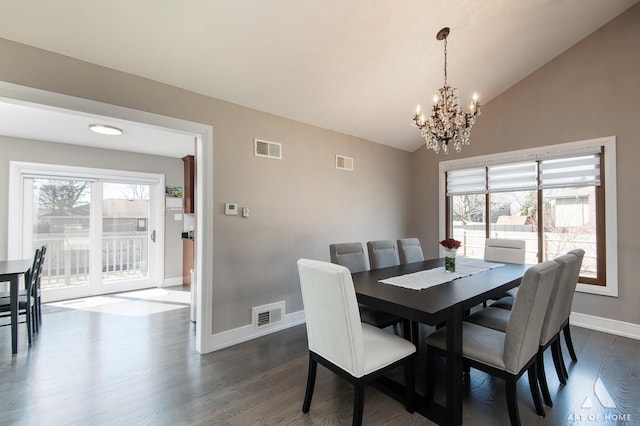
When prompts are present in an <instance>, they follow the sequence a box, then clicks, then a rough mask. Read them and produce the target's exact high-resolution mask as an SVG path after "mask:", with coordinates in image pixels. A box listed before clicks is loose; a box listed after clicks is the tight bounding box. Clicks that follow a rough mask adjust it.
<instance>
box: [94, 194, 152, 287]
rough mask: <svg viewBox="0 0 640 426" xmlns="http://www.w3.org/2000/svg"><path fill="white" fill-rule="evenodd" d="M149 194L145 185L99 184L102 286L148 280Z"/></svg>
mask: <svg viewBox="0 0 640 426" xmlns="http://www.w3.org/2000/svg"><path fill="white" fill-rule="evenodd" d="M149 193H150V190H149V185H136V184H122V183H104V184H103V190H102V195H103V199H102V282H103V284H106V285H108V284H110V283H115V282H121V281H123V280H140V279H147V278H148V277H149V236H150V235H149V222H150V217H149Z"/></svg>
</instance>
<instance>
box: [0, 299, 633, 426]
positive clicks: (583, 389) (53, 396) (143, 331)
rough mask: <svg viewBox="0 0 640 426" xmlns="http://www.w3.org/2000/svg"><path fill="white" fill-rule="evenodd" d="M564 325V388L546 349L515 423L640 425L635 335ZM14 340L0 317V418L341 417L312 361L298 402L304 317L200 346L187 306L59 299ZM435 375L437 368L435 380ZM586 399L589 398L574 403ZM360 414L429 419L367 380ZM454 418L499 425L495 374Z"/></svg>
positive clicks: (327, 420) (474, 388) (232, 420)
mask: <svg viewBox="0 0 640 426" xmlns="http://www.w3.org/2000/svg"><path fill="white" fill-rule="evenodd" d="M21 331H24V326H21ZM427 331H428V330H426V329H423V330H422V332H423V335H424V333H425V332H427ZM573 335H574V343H575V346H576V351H577V352H578V357H579V361H578V363H577V364H572V365H570V367H569V374H570V376H571V377H570V379H569V382H568V384H567V386H566V387H562V386H560V385H559V383H558V380H557V378H556V377H555V372H554V370H553V364H552V362H551V359H550V357H549V358H548V359H547V360H546V361H547V362H546V366H547V372H548V377H549V387H550V389H551V394H552V397H553V400H554V402H555V406H554V407H553V408H551V409H549V408H547V416H546V418H540V417H538V416H536V415H535V413H534V410H533V403H532V402H531V397H530V395H529V390H528V382H527V377H526V375H525V377H523V378H522V379H521V380H520V383H519V387H518V392H519V402H520V403H519V406H520V414H521V418H522V422H523V424H524V425H565V424H591V425H595V424H603V423H604V424H606V423H609V424H615V422H614V421H613V420H614V419H616V418H617V419H620V417H621V416H625V417H624V418H630V419H631V421H629V422H626V424H640V379H639V378H638V374H639V373H640V341H636V340H632V339H626V338H622V337H617V336H612V335H608V334H604V333H600V332H595V331H590V330H586V329H581V328H577V327H574V328H573ZM20 344H21V347H20V351H19V354H18V355H16V356H11V353H10V330H9V327H1V328H0V424H20V425H36V424H37V425H62V424H64V425H103V424H105V425H139V424H140V425H147V424H148V425H176V424H184V425H187V424H196V425H201V424H203V425H204V424H216V425H217V424H222V425H282V424H284V425H298V424H300V425H307V424H309V425H312V424H313V425H334V424H335V425H340V424H350V422H351V409H352V401H353V400H352V390H351V388H350V387H349V385H348V384H347V383H346V382H344V381H343V380H341V379H339V378H337V377H336V376H335V375H333V374H332V373H330V372H328V371H327V370H325V369H323V368H322V367H320V368H319V369H318V380H317V383H316V392H315V395H314V399H313V403H312V405H311V411H310V413H309V414H307V415H304V414H302V413H301V411H300V407H301V405H302V398H303V393H304V386H305V379H306V368H307V355H306V333H305V329H304V326H298V327H294V328H291V329H289V330H286V331H283V332H279V333H275V334H272V335H270V336H267V337H264V338H260V339H257V340H254V341H251V342H247V343H244V344H240V345H237V346H234V347H231V348H227V349H224V350H220V351H217V352H215V353H212V354H207V355H202V356H201V355H199V354H198V353H197V352H196V351H195V349H194V347H195V343H194V329H193V326H192V325H191V323H190V322H189V309H188V308H185V309H179V310H174V311H169V312H164V313H159V314H153V315H148V316H143V317H126V316H118V315H110V314H98V313H91V312H85V311H76V310H58V311H54V312H50V313H47V314H46V315H45V317H44V325H43V328H42V330H41V332H40V334H39V335H38V336H36V338H35V342H34V344H33V346H32V347H31V348H30V349H27V346H26V339H24V332H23V333H22V337H21V341H20ZM567 359H568V356H567ZM423 361H424V360H423V357H422V358H420V360H419V363H420V365H419V368H420V367H421V366H422V365H423ZM598 378H600V379H601V381H602V383H603V384H604V386H605V388H606V390H608V392H609V394H610V396H611V398H612V399H613V401H614V402H615V404H616V408H615V409H611V408H604V407H602V405H601V404H600V402H599V399H598V397H602V392H601V391H599V394H598V395H596V394H595V393H594V383H595V382H596V380H597V379H598ZM443 385H444V378H442V379H441V380H440V383H439V385H438V386H439V387H440V388H442V387H443ZM423 388H424V382H421V385H420V388H419V389H423ZM587 398H589V400H590V401H591V402H592V408H582V406H583V404H584V402H585V400H586V399H587ZM607 420H611V421H607ZM364 423H365V424H367V425H421V424H431V422H429V421H428V420H426V419H424V418H423V417H421V416H420V415H418V414H413V415H410V414H408V413H407V412H406V411H405V410H404V407H403V406H402V405H401V404H400V403H398V402H396V401H394V400H392V399H390V398H389V397H387V396H386V395H384V394H382V393H380V392H379V391H378V390H376V389H373V388H369V389H367V391H366V394H365V410H364ZM464 424H469V425H484V424H486V425H501V424H508V416H507V410H506V403H505V395H504V386H503V383H502V382H500V381H499V380H495V379H493V378H491V377H489V376H487V375H485V374H484V373H480V372H477V371H475V370H472V375H471V383H470V385H469V387H468V389H467V391H466V394H465V402H464ZM619 424H620V422H619ZM622 424H625V423H624V422H623V423H622Z"/></svg>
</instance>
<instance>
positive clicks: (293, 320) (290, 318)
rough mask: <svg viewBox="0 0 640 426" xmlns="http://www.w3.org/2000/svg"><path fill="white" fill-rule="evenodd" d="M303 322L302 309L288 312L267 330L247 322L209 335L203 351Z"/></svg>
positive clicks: (226, 345) (216, 348) (231, 344)
mask: <svg viewBox="0 0 640 426" xmlns="http://www.w3.org/2000/svg"><path fill="white" fill-rule="evenodd" d="M304 322H305V316H304V311H298V312H293V313H290V314H285V315H284V318H283V319H282V322H281V323H279V324H274V325H273V327H271V328H269V329H268V330H256V329H255V328H254V326H253V324H249V325H245V326H242V327H238V328H234V329H232V330H227V331H223V332H221V333H216V334H213V335H211V336H210V337H209V338H208V339H207V342H206V348H205V350H204V353H207V352H213V351H217V350H218V349H223V348H227V347H229V346H233V345H237V344H238V343H242V342H246V341H249V340H253V339H255V338H257V337H262V336H266V335H268V334H271V333H275V332H276V331H280V330H284V329H287V328H290V327H294V326H296V325H299V324H304Z"/></svg>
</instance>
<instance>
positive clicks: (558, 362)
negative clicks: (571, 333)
mask: <svg viewBox="0 0 640 426" xmlns="http://www.w3.org/2000/svg"><path fill="white" fill-rule="evenodd" d="M551 356H552V357H553V365H554V366H555V367H556V374H557V375H558V380H559V381H560V383H562V384H563V385H566V384H567V378H566V376H565V375H564V374H565V373H564V366H563V365H562V364H563V361H562V358H561V356H562V351H561V349H560V340H556V341H555V342H553V343H552V344H551Z"/></svg>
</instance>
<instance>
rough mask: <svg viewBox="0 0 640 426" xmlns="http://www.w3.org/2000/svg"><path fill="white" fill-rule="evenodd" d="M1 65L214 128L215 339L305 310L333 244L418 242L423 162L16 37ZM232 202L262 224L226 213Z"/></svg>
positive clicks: (42, 83) (1, 75) (0, 69)
mask: <svg viewBox="0 0 640 426" xmlns="http://www.w3.org/2000/svg"><path fill="white" fill-rule="evenodd" d="M0 57H2V58H3V59H2V61H0V81H8V82H11V83H15V84H20V85H24V86H29V87H36V88H40V89H44V90H49V91H53V92H58V93H63V94H67V95H71V96H77V97H81V98H86V99H92V100H96V101H100V102H105V103H110V104H115V105H120V106H125V107H129V108H134V109H138V110H142V111H148V112H153V113H157V114H161V115H166V116H170V117H176V118H181V119H185V120H189V121H193V122H198V123H203V124H208V125H210V126H212V127H213V135H214V136H213V140H214V141H213V158H204V159H198V161H207V162H212V167H213V173H214V189H213V194H210V195H211V196H212V197H213V201H214V206H216V208H215V210H214V211H212V212H207V214H211V215H212V216H213V235H214V238H215V240H214V242H213V247H214V251H213V253H212V254H211V255H210V257H211V261H212V262H213V298H212V299H213V300H212V301H211V306H212V309H213V331H214V332H221V331H225V330H229V329H233V328H236V327H240V326H243V325H247V324H249V323H250V321H251V307H253V306H257V305H262V304H266V303H272V302H275V301H279V300H285V301H286V303H287V312H295V311H299V310H301V309H302V299H301V297H300V291H299V286H298V278H297V272H296V269H295V268H296V267H295V262H296V260H297V259H298V258H300V257H303V256H306V257H312V258H317V259H324V260H328V259H329V251H328V244H329V243H331V242H338V241H366V240H370V239H382V238H394V239H395V238H400V237H404V236H406V235H407V231H408V230H409V218H410V214H411V180H410V166H411V153H408V152H405V151H400V150H397V149H393V148H389V147H386V146H382V145H379V144H375V143H372V142H369V141H365V140H362V139H358V138H353V137H350V136H346V135H343V134H338V133H335V132H331V131H327V130H323V129H319V128H315V127H312V126H308V125H304V124H301V123H297V122H293V121H291V120H286V119H283V118H280V117H276V116H273V115H270V114H265V113H261V112H258V111H255V110H250V109H247V108H243V107H240V106H237V105H234V104H230V103H227V102H224V101H220V100H217V99H213V98H209V97H206V96H202V95H198V94H195V93H192V92H188V91H186V90H181V89H178V88H175V87H171V86H167V85H164V84H160V83H157V82H153V81H150V80H147V79H143V78H140V77H136V76H132V75H129V74H125V73H121V72H118V71H114V70H110V69H107V68H103V67H99V66H97V65H93V64H89V63H86V62H81V61H78V60H75V59H72V58H69V57H64V56H61V55H57V54H54V53H51V52H47V51H44V50H40V49H34V48H31V47H28V46H24V45H20V44H17V43H13V42H10V41H7V40H2V39H0ZM301 107H303V106H301ZM256 137H257V138H261V139H266V140H271V141H275V142H280V143H282V144H283V157H284V158H283V159H282V160H279V161H278V160H271V159H264V158H256V157H254V156H253V139H254V138H256ZM335 154H343V155H347V156H351V157H354V159H355V171H354V172H345V171H340V170H336V169H335V167H334V162H335ZM225 202H236V203H238V204H239V206H240V207H249V208H250V209H251V215H250V217H249V218H247V219H242V218H241V217H229V216H225V215H224V213H223V205H224V203H225ZM0 214H1V213H0ZM5 215H6V213H5ZM5 223H6V220H5ZM0 228H2V223H1V222H0ZM5 228H6V225H5Z"/></svg>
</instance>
